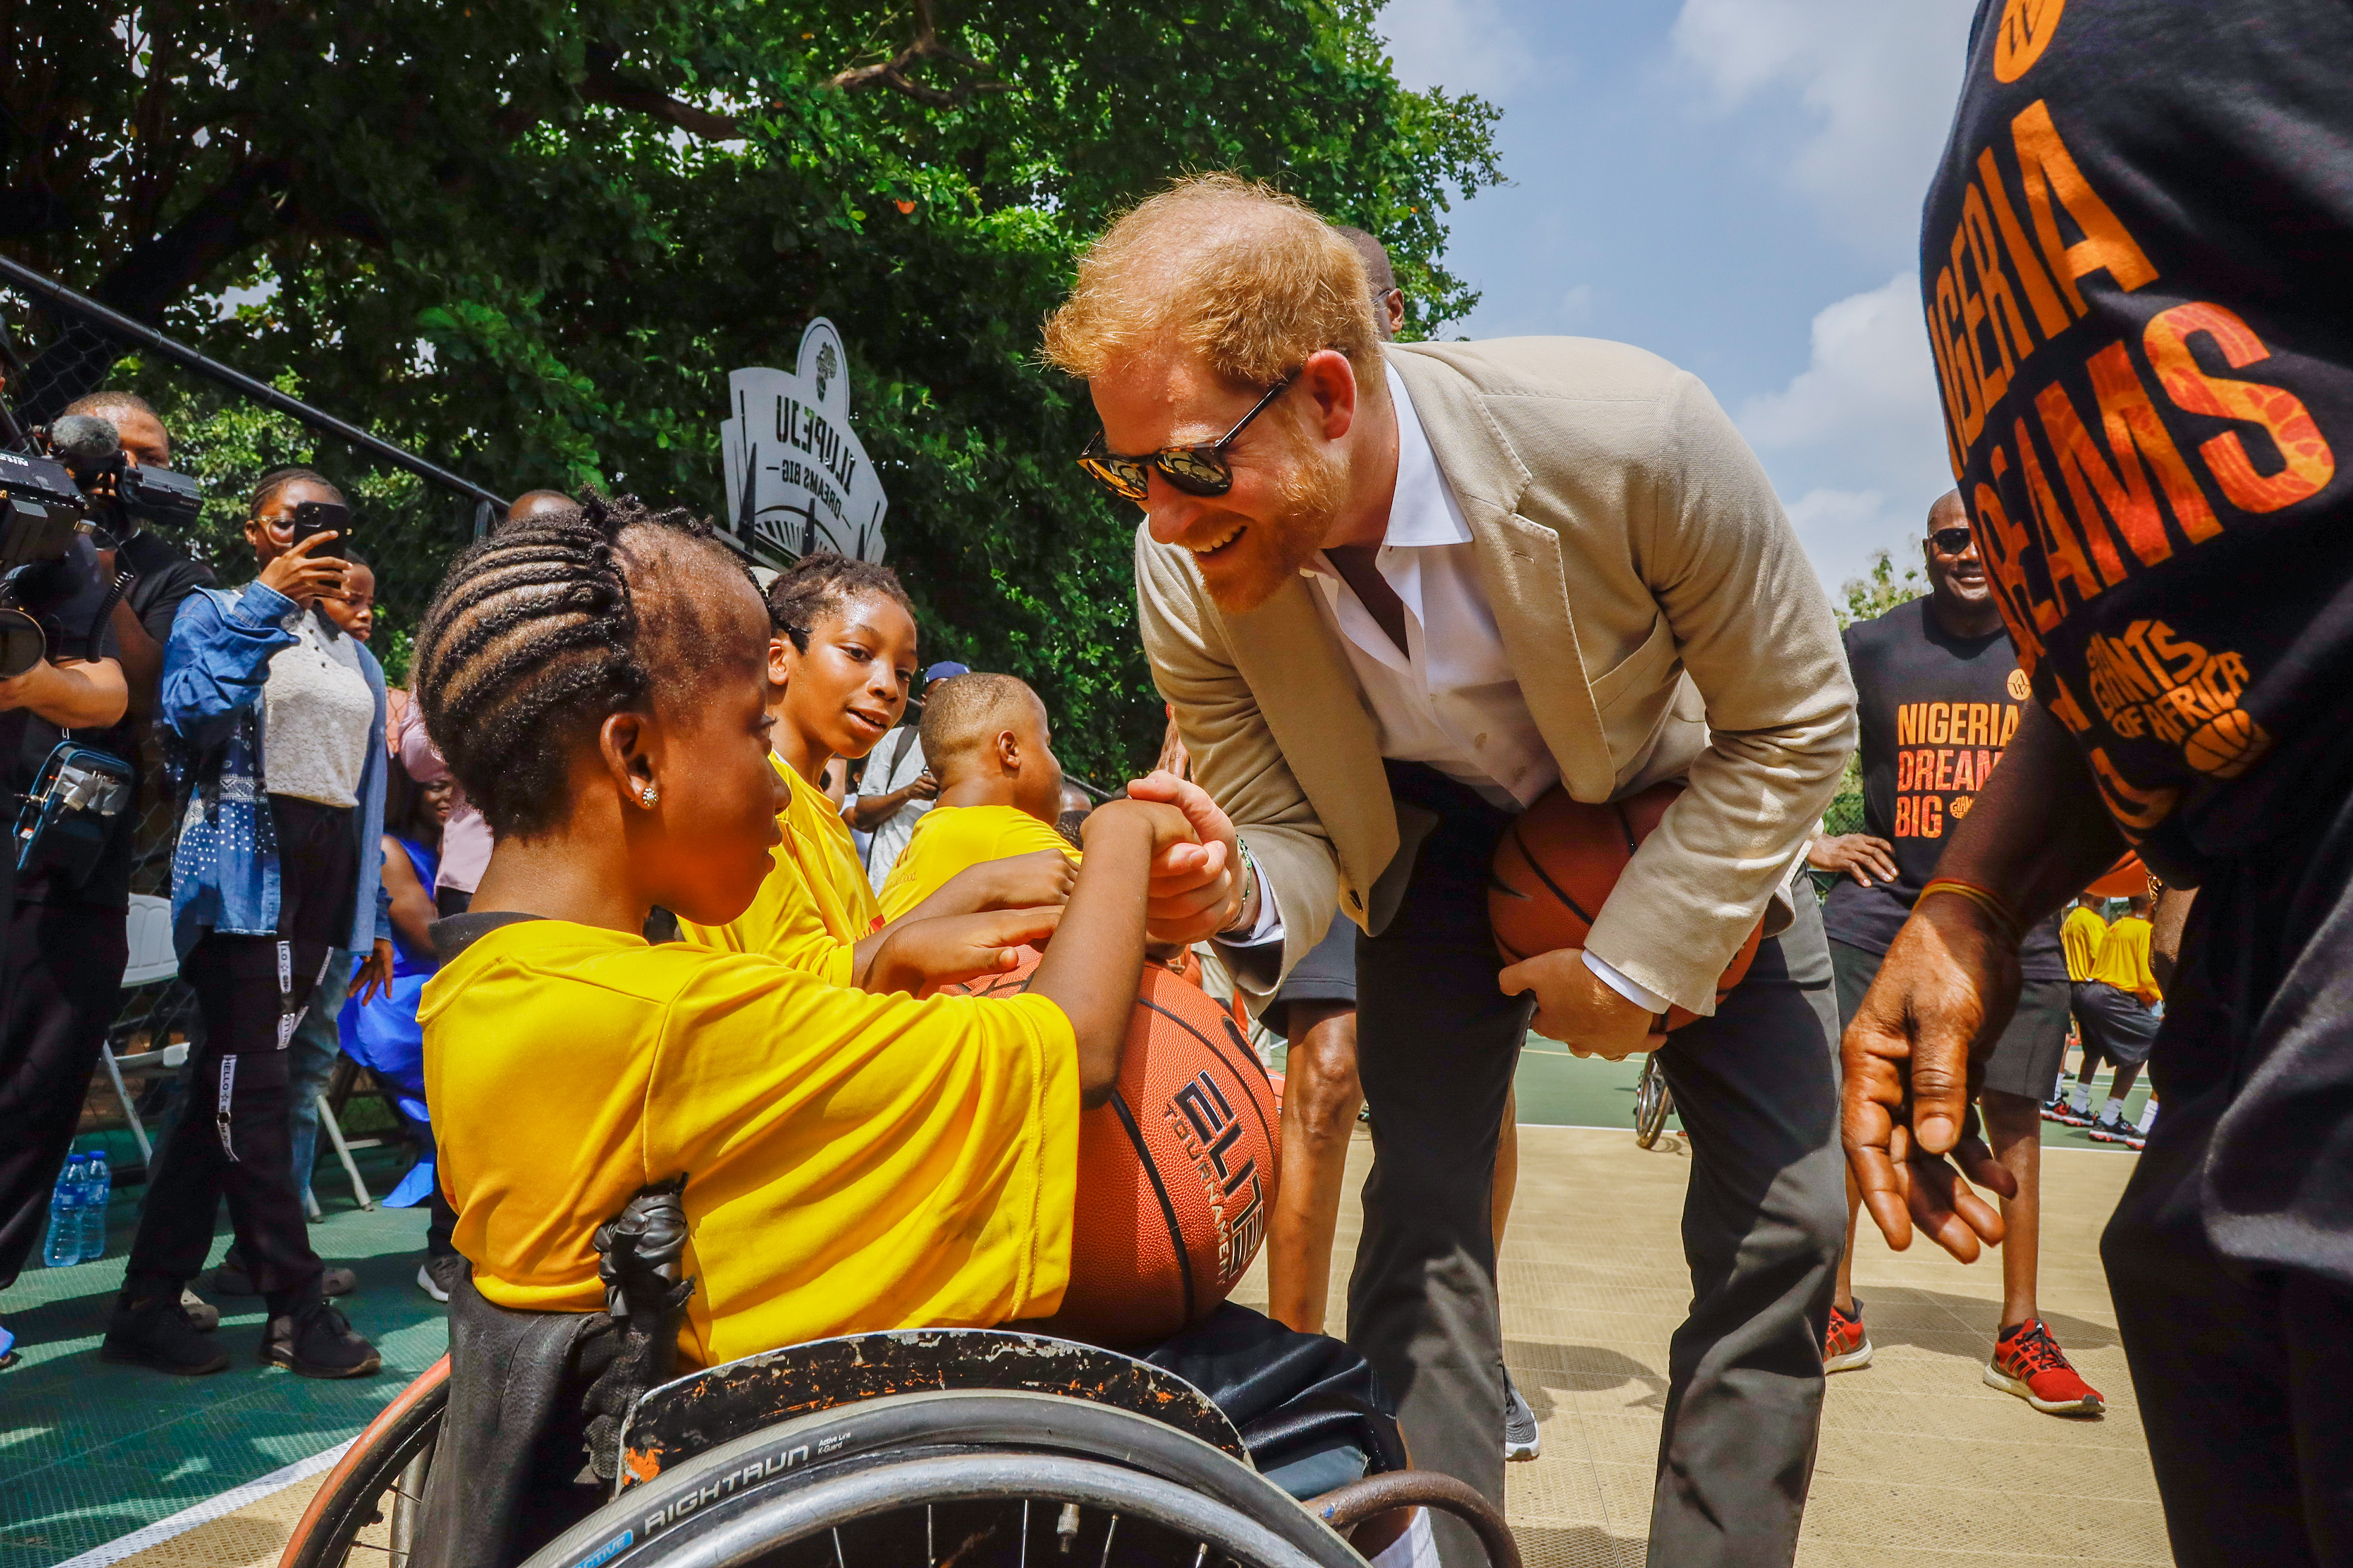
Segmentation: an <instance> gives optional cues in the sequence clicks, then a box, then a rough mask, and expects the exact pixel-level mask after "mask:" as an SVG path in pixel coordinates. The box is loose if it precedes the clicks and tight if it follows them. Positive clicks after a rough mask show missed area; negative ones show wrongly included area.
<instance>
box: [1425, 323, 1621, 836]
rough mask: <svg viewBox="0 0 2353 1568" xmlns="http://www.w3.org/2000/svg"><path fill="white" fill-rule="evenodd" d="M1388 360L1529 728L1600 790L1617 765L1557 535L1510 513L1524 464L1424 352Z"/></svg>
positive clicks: (1586, 789) (1610, 782)
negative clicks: (1466, 538) (1457, 506)
mask: <svg viewBox="0 0 2353 1568" xmlns="http://www.w3.org/2000/svg"><path fill="white" fill-rule="evenodd" d="M1389 363H1392V364H1394V365H1395V366H1396V367H1397V371H1398V375H1399V376H1401V377H1402V378H1403V379H1404V381H1405V384H1406V390H1407V392H1408V393H1409V394H1410V395H1411V396H1412V398H1413V411H1414V414H1415V415H1416V416H1418V417H1419V419H1420V421H1421V428H1422V433H1423V434H1424V435H1425V436H1427V437H1429V439H1430V451H1431V453H1432V454H1433V455H1434V456H1436V458H1438V468H1439V472H1440V473H1441V474H1443V475H1445V476H1446V482H1447V483H1448V484H1449V485H1450V486H1451V487H1452V489H1453V490H1454V499H1455V500H1457V501H1459V502H1460V503H1461V507H1462V516H1463V518H1464V520H1465V521H1468V522H1469V523H1470V524H1471V537H1472V542H1474V543H1475V544H1477V545H1478V547H1479V581H1480V584H1481V585H1482V587H1484V588H1485V589H1486V591H1487V606H1488V608H1489V609H1490V610H1492V611H1493V613H1494V616H1495V626H1496V629H1497V630H1498V631H1500V632H1501V633H1502V634H1503V637H1504V648H1505V649H1506V650H1508V651H1509V652H1510V654H1511V656H1512V668H1513V671H1514V674H1516V675H1517V676H1518V678H1519V682H1520V691H1521V694H1522V695H1523V696H1524V697H1525V698H1526V699H1527V704H1528V712H1529V714H1530V716H1532V717H1533V718H1534V719H1535V721H1536V729H1537V731H1538V732H1539V733H1541V734H1542V735H1543V736H1544V738H1545V743H1546V745H1547V746H1548V747H1550V748H1551V751H1552V754H1553V759H1554V761H1556V763H1559V764H1560V773H1561V778H1562V780H1563V782H1565V783H1566V784H1567V786H1568V792H1569V794H1571V795H1574V796H1576V797H1577V799H1579V800H1592V801H1600V800H1607V799H1609V796H1610V794H1611V793H1612V791H1613V790H1615V788H1616V787H1617V781H1618V772H1617V767H1616V764H1615V763H1612V762H1611V761H1610V756H1609V742H1608V740H1607V739H1606V737H1605V735H1604V732H1603V730H1602V727H1601V712H1600V710H1599V709H1598V708H1597V707H1595V706H1594V702H1593V689H1592V688H1591V686H1590V685H1588V683H1587V681H1586V679H1585V660H1584V658H1582V657H1581V656H1580V654H1579V651H1578V648H1577V616H1576V613H1575V612H1574V611H1573V610H1572V609H1571V608H1570V607H1569V586H1568V578H1567V573H1566V572H1565V571H1564V569H1563V567H1562V564H1561V553H1560V536H1559V535H1558V534H1557V533H1555V532H1554V531H1552V530H1551V529H1549V528H1546V527H1545V526H1544V525H1543V524H1541V523H1537V522H1531V521H1528V520H1527V519H1526V518H1525V517H1522V516H1521V515H1520V514H1519V512H1518V510H1517V508H1518V505H1519V500H1520V497H1521V496H1522V495H1523V494H1524V493H1525V491H1526V489H1527V484H1528V470H1527V468H1526V466H1525V464H1523V463H1522V462H1521V461H1520V458H1519V454H1518V453H1516V452H1514V451H1513V450H1512V447H1511V444H1510V443H1509V442H1507V441H1505V440H1504V434H1503V432H1502V431H1501V430H1498V429H1497V428H1496V427H1495V425H1494V422H1493V420H1491V419H1489V418H1488V417H1487V413H1486V410H1485V409H1484V408H1483V407H1482V406H1481V405H1480V402H1479V394H1478V392H1477V391H1476V389H1474V388H1473V387H1472V384H1470V382H1468V381H1467V380H1465V379H1464V378H1463V377H1462V376H1461V374H1460V373H1458V372H1457V371H1455V370H1454V369H1453V368H1452V367H1451V366H1450V365H1448V364H1446V363H1443V362H1442V361H1440V360H1438V359H1436V358H1434V357H1432V356H1430V355H1428V354H1423V353H1414V352H1412V351H1411V350H1397V349H1392V350H1391V351H1390V355H1389Z"/></svg>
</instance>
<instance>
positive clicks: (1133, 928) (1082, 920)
mask: <svg viewBox="0 0 2353 1568" xmlns="http://www.w3.org/2000/svg"><path fill="white" fill-rule="evenodd" d="M1081 831H1082V834H1083V835H1084V837H1085V839H1086V847H1087V858H1086V864H1085V865H1084V866H1082V867H1081V868H1080V869H1079V879H1078V886H1077V887H1076V888H1075V889H1072V891H1071V901H1070V903H1069V904H1068V905H1066V906H1065V907H1064V908H1063V910H1062V921H1061V925H1060V928H1059V929H1058V930H1057V931H1055V933H1054V942H1053V945H1052V946H1050V947H1049V948H1048V949H1047V950H1046V957H1045V959H1044V961H1043V962H1042V963H1039V965H1038V973H1037V974H1036V975H1035V976H1033V977H1032V978H1031V980H1030V982H1029V989H1030V991H1031V992H1032V993H1033V994H1037V995H1040V996H1043V997H1045V998H1047V999H1048V1000H1049V1001H1050V1002H1052V1003H1053V1004H1054V1005H1056V1006H1058V1007H1060V1008H1061V1010H1062V1012H1063V1013H1064V1014H1065V1015H1066V1016H1068V1017H1069V1018H1070V1020H1071V1030H1072V1032H1073V1033H1075V1034H1076V1035H1077V1036H1078V1041H1079V1103H1080V1104H1082V1105H1084V1106H1088V1107H1093V1106H1097V1105H1101V1104H1103V1102H1104V1101H1105V1100H1109V1099H1110V1098H1111V1091H1112V1089H1113V1086H1114V1085H1115V1084H1117V1083H1118V1081H1119V1062H1120V1056H1121V1054H1122V1052H1123V1051H1124V1049H1125V1047H1126V1045H1127V1026H1128V1018H1129V1015H1130V1014H1131V1012H1132V1011H1133V1010H1134V1006H1135V987H1136V983H1137V981H1138V979H1139V978H1140V977H1141V975H1142V974H1143V972H1144V916H1145V901H1146V898H1147V896H1148V894H1149V891H1150V880H1151V874H1152V862H1153V858H1154V857H1155V856H1156V855H1158V854H1159V853H1160V852H1161V851H1162V850H1164V849H1166V848H1167V847H1169V846H1170V845H1173V844H1190V843H1192V842H1194V838H1193V829H1192V827H1191V826H1190V825H1189V824H1188V823H1187V821H1186V820H1185V815H1184V813H1182V812H1180V811H1178V810H1177V809H1176V807H1175V806H1172V805H1157V804H1155V803H1152V802H1149V801H1141V800H1119V801H1113V802H1111V803H1109V804H1108V805H1102V806H1098V807H1097V808H1096V809H1095V810H1094V811H1092V813H1090V814H1089V815H1088V816H1087V820H1086V826H1084V827H1083V828H1082V829H1081Z"/></svg>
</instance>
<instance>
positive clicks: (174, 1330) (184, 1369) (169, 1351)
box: [98, 1295, 228, 1377]
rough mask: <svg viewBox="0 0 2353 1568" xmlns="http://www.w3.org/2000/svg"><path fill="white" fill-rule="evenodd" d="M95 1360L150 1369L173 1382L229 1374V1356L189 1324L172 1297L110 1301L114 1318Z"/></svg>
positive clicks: (193, 1325) (123, 1297)
mask: <svg viewBox="0 0 2353 1568" xmlns="http://www.w3.org/2000/svg"><path fill="white" fill-rule="evenodd" d="M98 1359H99V1360H100V1361H105V1362H112V1363H115V1364H116V1365H118V1366H145V1367H153V1368H154V1369H155V1370H156V1371H157V1372H168V1373H172V1374H173V1375H174V1376H176V1377H203V1376H205V1375H206V1374H207V1373H216V1372H226V1371H227V1370H228V1357H227V1354H225V1353H224V1352H222V1351H221V1348H220V1347H219V1346H218V1345H216V1344H215V1343H213V1342H212V1341H210V1340H208V1339H206V1338H205V1336H204V1333H203V1331H200V1330H199V1329H198V1328H197V1327H196V1325H195V1323H193V1322H191V1321H188V1310H187V1309H186V1308H185V1307H183V1306H181V1305H180V1303H179V1300H178V1298H176V1297H174V1296H152V1297H149V1298H148V1299H147V1300H143V1301H133V1300H131V1298H130V1297H129V1296H128V1295H124V1296H120V1297H117V1298H116V1299H115V1302H114V1316H113V1318H112V1320H111V1321H109V1322H108V1323H107V1325H106V1338H105V1339H104V1340H103V1341H102V1342H100V1344H99V1347H98Z"/></svg>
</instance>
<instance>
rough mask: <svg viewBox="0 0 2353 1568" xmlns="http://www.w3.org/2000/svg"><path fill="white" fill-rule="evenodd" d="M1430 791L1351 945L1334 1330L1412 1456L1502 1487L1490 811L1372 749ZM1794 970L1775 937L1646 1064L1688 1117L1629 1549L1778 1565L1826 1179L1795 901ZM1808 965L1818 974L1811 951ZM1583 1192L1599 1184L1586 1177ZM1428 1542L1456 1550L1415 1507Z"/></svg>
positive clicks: (1817, 1373) (1809, 1357) (1464, 1559)
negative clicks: (1675, 1240)
mask: <svg viewBox="0 0 2353 1568" xmlns="http://www.w3.org/2000/svg"><path fill="white" fill-rule="evenodd" d="M1389 769H1390V780H1389V782H1390V788H1391V790H1392V792H1393V793H1394V795H1396V797H1397V799H1398V801H1399V802H1400V803H1401V804H1405V805H1417V806H1419V807H1422V808H1423V809H1425V810H1429V811H1431V812H1434V813H1436V814H1437V816H1438V823H1437V826H1436V827H1435V828H1434V829H1433V830H1432V831H1431V832H1430V836H1429V837H1427V838H1425V839H1424V840H1423V841H1422V843H1421V845H1420V847H1419V851H1418V854H1417V857H1416V859H1415V861H1414V868H1413V872H1412V876H1411V879H1410V880H1409V884H1408V886H1407V889H1406V892H1405V896H1404V899H1403V901H1402V902H1401V903H1400V905H1399V906H1398V911H1397V914H1396V916H1395V918H1394V919H1393V920H1392V921H1390V923H1389V925H1388V928H1387V929H1385V930H1384V931H1382V932H1381V933H1380V934H1379V935H1378V936H1360V937H1359V939H1358V946H1357V950H1356V984H1357V1015H1356V1049H1357V1070H1358V1073H1359V1074H1360V1076H1361V1078H1362V1079H1363V1083H1364V1089H1365V1099H1366V1103H1367V1104H1368V1105H1369V1106H1370V1107H1371V1109H1372V1115H1373V1170H1372V1173H1371V1175H1370V1176H1369V1177H1368V1178H1367V1179H1366V1184H1365V1194H1364V1205H1365V1229H1364V1236H1363V1238H1362V1240H1361V1241H1360V1242H1359V1243H1358V1245H1357V1248H1356V1268H1355V1271H1354V1273H1353V1274H1352V1275H1351V1276H1350V1279H1349V1281H1348V1341H1349V1342H1350V1343H1351V1344H1353V1345H1355V1346H1356V1348H1357V1349H1358V1350H1360V1351H1362V1352H1364V1354H1365V1355H1366V1358H1367V1359H1368V1360H1370V1361H1371V1362H1372V1363H1373V1365H1374V1367H1375V1369H1376V1370H1377V1371H1378V1372H1379V1373H1380V1374H1381V1378H1382V1380H1383V1382H1384V1383H1385V1384H1387V1385H1388V1387H1389V1388H1390V1389H1391V1390H1392V1391H1393V1392H1394V1393H1395V1394H1396V1395H1397V1397H1398V1419H1399V1421H1400V1423H1401V1424H1402V1426H1403V1427H1404V1429H1405V1435H1406V1441H1407V1442H1408V1443H1409V1445H1410V1446H1411V1447H1412V1449H1413V1457H1414V1462H1415V1464H1416V1465H1418V1466H1419V1467H1421V1468H1426V1469H1437V1470H1443V1471H1445V1472H1446V1473H1447V1474H1449V1475H1452V1476H1455V1477H1458V1478H1459V1479H1462V1480H1464V1481H1467V1482H1468V1483H1470V1484H1471V1485H1472V1486H1473V1487H1476V1488H1477V1489H1479V1490H1480V1491H1481V1492H1482V1493H1483V1494H1485V1495H1486V1496H1487V1497H1488V1498H1489V1499H1490V1500H1492V1501H1493V1502H1495V1503H1497V1504H1498V1505H1500V1504H1501V1503H1502V1502H1503V1500H1504V1458H1503V1425H1504V1377H1503V1339H1502V1330H1501V1324H1500V1321H1499V1317H1498V1311H1497V1307H1496V1299H1495V1253H1494V1241H1493V1231H1492V1223H1493V1222H1492V1217H1491V1214H1490V1209H1489V1196H1490V1193H1491V1191H1492V1189H1493V1182H1494V1171H1495V1143H1496V1134H1497V1131H1498V1128H1499V1126H1500V1124H1501V1121H1502V1119H1503V1114H1504V1097H1505V1095H1506V1094H1507V1092H1508V1091H1509V1089H1510V1087H1511V1082H1512V1073H1513V1069H1514V1067H1515V1066H1516V1064H1517V1062H1518V1059H1519V1053H1520V1047H1521V1044H1522V1042H1523V1041H1524V1039H1525V1036H1526V1032H1527V1026H1528V1020H1529V1017H1530V1016H1531V1013H1532V1009H1533V1004H1532V1003H1531V1002H1530V1001H1529V1000H1527V999H1525V998H1521V997H1509V996H1505V995H1504V994H1502V993H1501V992H1499V991H1498V990H1496V988H1495V976H1496V973H1497V972H1498V971H1499V970H1500V969H1501V968H1502V960H1501V959H1500V958H1498V957H1497V955H1496V952H1495V944H1494V938H1493V934H1492V932H1491V931H1489V928H1488V924H1487V867H1488V861H1489V859H1490V858H1491V857H1492V855H1493V850H1494V845H1495V840H1496V838H1497V837H1499V836H1500V834H1501V833H1502V831H1503V828H1504V826H1505V825H1506V824H1507V823H1508V821H1509V820H1510V818H1509V817H1508V816H1507V815H1506V814H1504V812H1501V811H1498V810H1496V809H1495V808H1494V807H1493V806H1490V805H1487V804H1486V803H1485V802H1484V801H1482V800H1481V799H1480V798H1479V797H1478V796H1477V795H1474V794H1472V792H1471V791H1469V790H1467V789H1465V788H1463V787H1462V786H1461V785H1459V784H1453V783H1452V782H1451V781H1449V780H1447V779H1445V778H1443V777H1441V776H1440V775H1439V774H1437V773H1433V772H1431V771H1430V770H1429V769H1427V768H1423V767H1419V766H1414V765H1410V764H1399V763H1391V764H1390V765H1389ZM1807 929H1808V931H1810V932H1812V933H1814V950H1813V951H1810V952H1808V954H1807V963H1806V964H1805V966H1804V968H1805V971H1806V973H1803V974H1800V975H1793V973H1792V965H1791V963H1790V962H1789V961H1788V958H1786V957H1785V956H1784V953H1783V951H1782V944H1781V942H1780V941H1779V940H1778V939H1776V940H1773V941H1768V942H1765V943H1764V944H1763V945H1762V946H1761V947H1760V948H1759V949H1758V952H1757V960H1756V962H1755V963H1754V964H1753V965H1752V966H1751V968H1750V971H1749V977H1748V979H1747V981H1746V983H1745V984H1742V985H1741V987H1740V988H1739V989H1738V990H1737V991H1736V992H1734V993H1733V994H1732V995H1731V996H1730V997H1729V998H1728V999H1727V1000H1726V1001H1725V1005H1724V1007H1723V1008H1722V1009H1721V1010H1720V1011H1719V1012H1718V1013H1717V1014H1716V1016H1715V1017H1713V1018H1708V1019H1703V1020H1701V1021H1699V1022H1698V1023H1695V1024H1693V1025H1691V1026H1688V1027H1685V1028H1683V1029H1679V1030H1677V1031H1676V1032H1675V1035H1674V1037H1673V1039H1672V1042H1671V1043H1670V1044H1669V1045H1668V1046H1667V1047H1665V1048H1664V1049H1663V1050H1662V1052H1661V1053H1660V1065H1661V1067H1662V1069H1663V1070H1664V1071H1665V1073H1666V1075H1667V1081H1668V1084H1669V1086H1670V1087H1671V1088H1672V1089H1673V1091H1674V1097H1675V1104H1676V1107H1677V1109H1678V1110H1681V1111H1682V1113H1683V1122H1684V1125H1685V1126H1686V1127H1687V1128H1688V1129H1689V1130H1690V1131H1691V1139H1692V1174H1691V1184H1690V1188H1689V1192H1688V1194H1687V1195H1686V1197H1685V1199H1684V1207H1683V1254H1684V1257H1685V1258H1686V1259H1687V1260H1688V1262H1689V1264H1690V1267H1691V1272H1692V1293H1693V1301H1692V1310H1691V1314H1690V1316H1689V1317H1688V1318H1687V1319H1686V1320H1685V1321H1684V1322H1683V1326H1682V1327H1681V1328H1680V1329H1678V1330H1677V1331H1676V1333H1675V1337H1674V1342H1673V1344H1672V1349H1671V1351H1670V1353H1669V1358H1668V1390H1667V1404H1666V1419H1665V1423H1664V1429H1663V1431H1662V1435H1661V1441H1660V1450H1659V1472H1658V1480H1657V1488H1656V1491H1655V1494H1654V1497H1653V1500H1652V1509H1651V1548H1650V1552H1651V1562H1652V1563H1673V1564H1676V1565H1678V1568H1683V1565H1695V1568H1696V1565H1706V1564H1718V1563H1725V1564H1729V1563H1757V1564H1767V1563H1772V1564H1785V1563H1788V1562H1789V1561H1790V1559H1791V1557H1792V1556H1793V1555H1794V1553H1795V1552H1796V1550H1797V1536H1798V1525H1799V1519H1800V1517H1801V1516H1802V1514H1803V1511H1804V1508H1805V1498H1806V1489H1807V1486H1808V1484H1809V1482H1810V1479H1811V1476H1812V1473H1813V1460H1814V1444H1815V1437H1816V1435H1817V1432H1818V1430H1819V1427H1820V1417H1821V1399H1822V1334H1823V1331H1824V1329H1825V1328H1826V1327H1827V1323H1828V1319H1829V1313H1830V1299H1831V1289H1832V1286H1833V1284H1834V1280H1835V1274H1836V1270H1837V1266H1838V1258H1839V1251H1840V1247H1841V1243H1842V1241H1843V1239H1844V1232H1845V1224H1846V1197H1845V1185H1844V1175H1843V1169H1842V1166H1841V1160H1840V1155H1839V1152H1838V1147H1837V1143H1836V1137H1837V1126H1836V1120H1837V1119H1836V1103H1835V1101H1836V1097H1835V1094H1834V1092H1833V1089H1832V1087H1831V1053H1830V1049H1829V1041H1828V1039H1827V1037H1826V1033H1825V1022H1824V1017H1825V1013H1826V1012H1827V1011H1828V1008H1829V1001H1828V997H1827V989H1828V983H1829V978H1830V976H1829V973H1828V957H1827V953H1826V952H1821V951H1820V938H1819V931H1820V923H1819V921H1816V922H1813V923H1812V924H1811V925H1810V926H1809V927H1808V928H1807ZM1817 972H1818V973H1817ZM1596 1196H1597V1199H1602V1198H1606V1196H1607V1194H1596ZM1438 1532H1439V1543H1440V1552H1441V1554H1442V1555H1443V1556H1444V1558H1445V1560H1446V1561H1447V1562H1448V1563H1465V1564H1468V1563H1478V1562H1480V1561H1481V1558H1480V1555H1479V1552H1478V1548H1477V1546H1476V1545H1475V1544H1474V1543H1472V1540H1471V1538H1470V1536H1469V1534H1468V1532H1467V1531H1464V1530H1463V1529H1462V1528H1461V1526H1459V1525H1456V1524H1453V1523H1452V1521H1446V1520H1440V1521H1438Z"/></svg>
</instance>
